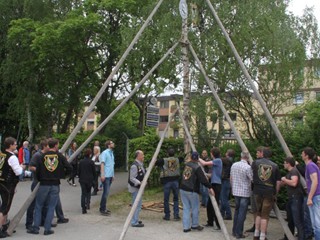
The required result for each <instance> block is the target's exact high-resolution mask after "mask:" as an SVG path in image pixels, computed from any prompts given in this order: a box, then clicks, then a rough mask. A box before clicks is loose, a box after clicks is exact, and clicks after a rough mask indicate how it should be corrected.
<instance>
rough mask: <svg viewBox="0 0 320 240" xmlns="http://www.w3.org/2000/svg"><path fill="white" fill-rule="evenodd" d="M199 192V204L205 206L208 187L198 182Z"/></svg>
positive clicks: (207, 197)
mask: <svg viewBox="0 0 320 240" xmlns="http://www.w3.org/2000/svg"><path fill="white" fill-rule="evenodd" d="M200 193H201V205H202V206H205V207H206V206H207V203H208V199H209V192H208V188H207V187H206V186H204V185H203V184H202V183H200Z"/></svg>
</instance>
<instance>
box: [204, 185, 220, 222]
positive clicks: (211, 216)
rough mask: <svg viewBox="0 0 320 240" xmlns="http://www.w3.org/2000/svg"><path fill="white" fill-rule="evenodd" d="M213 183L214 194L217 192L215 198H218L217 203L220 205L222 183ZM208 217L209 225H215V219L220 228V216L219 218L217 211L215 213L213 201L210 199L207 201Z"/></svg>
mask: <svg viewBox="0 0 320 240" xmlns="http://www.w3.org/2000/svg"><path fill="white" fill-rule="evenodd" d="M211 184H212V188H213V191H214V194H215V196H214V198H215V199H216V201H217V204H218V206H219V198H220V191H221V184H215V183H211ZM207 217H208V221H207V224H208V225H209V226H213V221H215V223H216V225H217V227H218V228H220V224H219V221H218V218H217V216H216V213H215V211H214V209H213V206H212V202H211V200H210V199H209V200H208V203H207Z"/></svg>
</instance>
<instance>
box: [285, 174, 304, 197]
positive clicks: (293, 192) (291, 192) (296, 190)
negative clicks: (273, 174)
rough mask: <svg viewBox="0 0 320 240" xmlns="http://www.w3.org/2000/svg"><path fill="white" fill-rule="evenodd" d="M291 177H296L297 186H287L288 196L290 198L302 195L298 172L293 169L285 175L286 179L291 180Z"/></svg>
mask: <svg viewBox="0 0 320 240" xmlns="http://www.w3.org/2000/svg"><path fill="white" fill-rule="evenodd" d="M293 176H297V177H298V184H297V186H295V187H292V186H289V185H287V192H288V196H289V197H291V196H292V195H295V196H298V195H303V191H302V187H301V185H300V176H299V172H298V170H297V169H295V168H293V169H292V170H291V171H290V172H288V173H287V175H286V179H289V180H291V179H292V177H293Z"/></svg>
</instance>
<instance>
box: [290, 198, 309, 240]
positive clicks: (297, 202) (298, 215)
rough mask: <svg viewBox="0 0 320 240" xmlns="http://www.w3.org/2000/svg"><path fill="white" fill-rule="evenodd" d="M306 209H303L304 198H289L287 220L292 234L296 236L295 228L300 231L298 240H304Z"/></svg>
mask: <svg viewBox="0 0 320 240" xmlns="http://www.w3.org/2000/svg"><path fill="white" fill-rule="evenodd" d="M303 218H304V208H303V196H289V198H288V205H287V219H288V227H289V229H290V231H291V232H292V234H294V228H295V227H296V228H297V230H298V240H304V239H305V238H304V227H303V225H304V223H303Z"/></svg>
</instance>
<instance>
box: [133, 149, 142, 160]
mask: <svg viewBox="0 0 320 240" xmlns="http://www.w3.org/2000/svg"><path fill="white" fill-rule="evenodd" d="M135 159H137V160H138V161H140V162H143V160H144V153H143V152H142V151H141V150H137V151H136V153H135Z"/></svg>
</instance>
